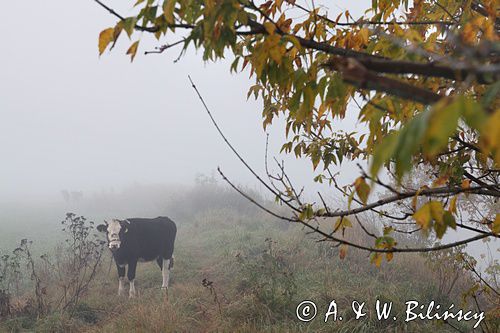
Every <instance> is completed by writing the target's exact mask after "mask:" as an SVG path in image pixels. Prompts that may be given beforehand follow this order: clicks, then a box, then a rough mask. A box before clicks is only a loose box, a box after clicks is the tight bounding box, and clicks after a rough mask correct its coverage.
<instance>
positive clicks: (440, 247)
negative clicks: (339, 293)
mask: <svg viewBox="0 0 500 333" xmlns="http://www.w3.org/2000/svg"><path fill="white" fill-rule="evenodd" d="M217 171H218V172H219V173H220V174H221V176H222V178H223V179H224V180H225V181H226V182H227V183H228V184H229V185H230V186H231V187H232V188H233V189H234V190H235V191H236V192H238V193H239V194H241V195H242V196H243V197H245V198H246V199H248V200H249V201H250V202H251V203H253V204H255V205H256V206H257V207H259V208H260V209H262V210H264V211H265V212H267V213H269V214H271V215H272V216H274V217H277V218H279V219H281V220H285V221H289V222H295V223H300V224H302V225H303V226H305V227H306V228H308V229H310V230H311V231H313V232H315V233H317V234H319V235H321V236H323V237H324V240H329V241H333V242H338V243H340V244H345V245H349V246H352V247H354V248H357V249H360V250H365V251H369V252H377V253H397V252H400V253H410V252H433V251H440V250H446V249H449V248H453V247H456V246H460V245H464V244H468V243H472V242H475V241H478V240H481V239H484V238H487V237H489V236H488V235H477V236H475V237H471V238H467V239H463V240H461V241H457V242H453V243H449V244H445V245H437V246H434V247H423V248H395V247H393V248H391V249H377V248H373V247H369V246H364V245H359V244H356V243H353V242H350V241H347V240H345V239H341V238H337V237H335V236H333V234H328V233H326V232H324V231H323V230H321V229H319V227H314V226H312V225H311V224H309V223H307V222H306V221H302V220H300V219H297V218H293V219H292V218H288V217H285V216H281V215H279V214H276V213H274V212H272V211H271V210H269V209H267V208H266V207H264V206H263V205H261V204H259V203H258V202H257V201H255V200H254V199H252V198H251V197H250V196H249V195H248V194H246V193H245V192H243V191H242V190H240V189H239V188H238V187H237V186H236V185H234V184H233V183H232V182H231V181H230V180H229V179H228V178H227V177H226V176H225V175H224V174H223V173H222V171H221V170H220V169H219V168H218V169H217Z"/></svg>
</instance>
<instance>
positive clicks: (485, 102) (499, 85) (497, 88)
mask: <svg viewBox="0 0 500 333" xmlns="http://www.w3.org/2000/svg"><path fill="white" fill-rule="evenodd" d="M499 95H500V81H497V82H496V83H494V84H492V85H491V86H489V87H488V89H486V92H485V93H484V95H483V98H482V100H481V104H482V106H483V107H485V108H487V107H489V106H490V105H491V103H493V102H494V101H495V100H496V99H498V98H499V97H500V96H499Z"/></svg>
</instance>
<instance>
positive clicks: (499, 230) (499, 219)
mask: <svg viewBox="0 0 500 333" xmlns="http://www.w3.org/2000/svg"><path fill="white" fill-rule="evenodd" d="M491 231H492V232H493V233H494V234H500V213H497V214H496V216H495V221H493V225H492V227H491Z"/></svg>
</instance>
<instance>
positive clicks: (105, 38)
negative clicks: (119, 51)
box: [99, 28, 115, 55]
mask: <svg viewBox="0 0 500 333" xmlns="http://www.w3.org/2000/svg"><path fill="white" fill-rule="evenodd" d="M114 33H115V29H114V28H108V29H104V30H103V31H101V33H100V34H99V55H102V54H103V53H104V51H105V50H106V47H108V45H109V43H111V42H112V41H113V35H114Z"/></svg>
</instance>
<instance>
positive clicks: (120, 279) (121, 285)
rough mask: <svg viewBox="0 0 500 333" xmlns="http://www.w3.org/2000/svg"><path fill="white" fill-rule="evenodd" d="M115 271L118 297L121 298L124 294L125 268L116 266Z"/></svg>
mask: <svg viewBox="0 0 500 333" xmlns="http://www.w3.org/2000/svg"><path fill="white" fill-rule="evenodd" d="M116 269H117V270H118V296H121V295H123V293H124V292H125V266H119V265H118V264H116Z"/></svg>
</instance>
